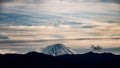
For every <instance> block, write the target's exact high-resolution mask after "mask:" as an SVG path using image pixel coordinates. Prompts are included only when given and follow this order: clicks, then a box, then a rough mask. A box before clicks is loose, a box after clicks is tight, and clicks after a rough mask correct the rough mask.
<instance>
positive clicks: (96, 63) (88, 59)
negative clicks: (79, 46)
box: [0, 52, 120, 68]
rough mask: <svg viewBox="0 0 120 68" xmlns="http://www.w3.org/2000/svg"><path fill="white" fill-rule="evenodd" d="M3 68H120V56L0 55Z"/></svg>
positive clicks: (108, 54) (35, 53)
mask: <svg viewBox="0 0 120 68" xmlns="http://www.w3.org/2000/svg"><path fill="white" fill-rule="evenodd" d="M0 67H2V68H18V67H20V68H120V55H114V54H112V53H101V54H97V53H93V52H88V53H85V54H66V55H60V56H52V55H46V54H42V53H38V52H29V53H27V54H5V55H3V54H0Z"/></svg>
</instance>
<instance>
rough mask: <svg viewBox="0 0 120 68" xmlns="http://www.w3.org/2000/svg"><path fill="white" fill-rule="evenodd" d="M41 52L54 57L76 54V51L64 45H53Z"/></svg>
mask: <svg viewBox="0 0 120 68" xmlns="http://www.w3.org/2000/svg"><path fill="white" fill-rule="evenodd" d="M41 52H42V53H44V54H47V55H53V56H59V55H64V54H76V52H75V51H73V50H72V49H70V48H69V47H66V46H65V45H64V44H52V45H50V46H47V47H46V48H44V49H43V50H42V51H41Z"/></svg>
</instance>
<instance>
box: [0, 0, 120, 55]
mask: <svg viewBox="0 0 120 68" xmlns="http://www.w3.org/2000/svg"><path fill="white" fill-rule="evenodd" d="M55 43H63V44H65V45H66V46H68V47H70V48H71V49H74V50H75V51H76V52H77V53H84V52H87V51H90V50H91V49H90V46H91V45H100V46H102V47H103V51H105V52H112V53H114V54H120V0H0V53H2V54H4V53H26V52H29V51H37V52H40V51H41V49H43V48H44V47H46V46H47V45H51V44H55Z"/></svg>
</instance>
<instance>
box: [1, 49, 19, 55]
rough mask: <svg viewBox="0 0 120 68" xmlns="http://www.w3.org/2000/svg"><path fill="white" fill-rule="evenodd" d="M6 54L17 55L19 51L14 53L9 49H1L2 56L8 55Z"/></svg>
mask: <svg viewBox="0 0 120 68" xmlns="http://www.w3.org/2000/svg"><path fill="white" fill-rule="evenodd" d="M6 53H17V51H12V50H9V49H0V54H6Z"/></svg>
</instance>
